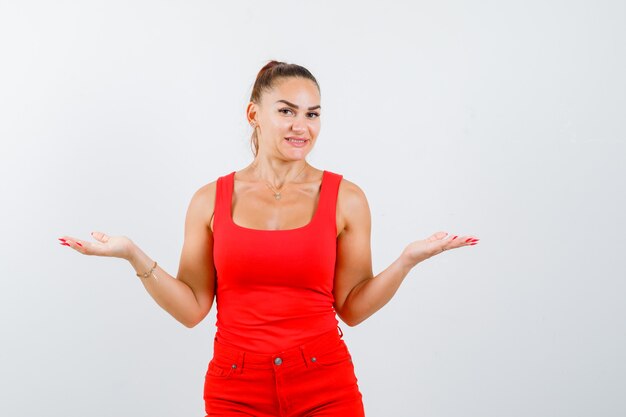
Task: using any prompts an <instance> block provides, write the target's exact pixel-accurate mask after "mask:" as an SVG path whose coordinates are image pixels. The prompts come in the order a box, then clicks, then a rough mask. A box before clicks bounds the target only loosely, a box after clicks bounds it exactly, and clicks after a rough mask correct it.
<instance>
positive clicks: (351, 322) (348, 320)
mask: <svg viewBox="0 0 626 417" xmlns="http://www.w3.org/2000/svg"><path fill="white" fill-rule="evenodd" d="M337 315H338V316H339V318H340V319H341V321H343V322H344V323H345V324H346V325H347V326H348V327H355V326H358V325H359V324H361V323H362V322H363V321H364V320H365V318H359V317H355V316H353V315H350V314H346V313H345V312H343V313H339V312H337Z"/></svg>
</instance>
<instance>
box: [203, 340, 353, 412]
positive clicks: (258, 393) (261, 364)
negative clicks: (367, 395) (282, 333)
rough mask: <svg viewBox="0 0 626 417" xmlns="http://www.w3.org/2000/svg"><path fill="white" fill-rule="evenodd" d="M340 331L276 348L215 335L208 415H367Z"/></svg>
mask: <svg viewBox="0 0 626 417" xmlns="http://www.w3.org/2000/svg"><path fill="white" fill-rule="evenodd" d="M339 331H340V332H341V329H339ZM342 337H343V332H342V333H341V335H340V334H339V333H338V332H337V329H333V330H332V331H331V332H328V333H326V334H324V335H322V336H321V337H318V338H316V339H315V340H313V341H311V342H309V343H306V344H304V345H300V346H297V347H294V348H291V349H288V350H285V351H282V352H279V353H276V354H258V353H253V352H247V351H243V350H239V349H233V348H231V347H229V346H226V345H223V344H221V343H218V342H217V340H214V350H213V358H212V359H211V361H210V362H209V365H208V368H207V371H206V377H205V382H204V403H205V411H206V416H205V417H214V416H254V417H314V416H315V417H322V416H324V417H331V416H332V417H363V416H364V415H365V413H364V410H363V401H362V395H361V392H360V391H359V387H358V384H357V378H356V376H355V374H354V366H353V363H352V357H351V355H350V353H349V351H348V347H347V346H346V344H345V342H344V340H343V339H342Z"/></svg>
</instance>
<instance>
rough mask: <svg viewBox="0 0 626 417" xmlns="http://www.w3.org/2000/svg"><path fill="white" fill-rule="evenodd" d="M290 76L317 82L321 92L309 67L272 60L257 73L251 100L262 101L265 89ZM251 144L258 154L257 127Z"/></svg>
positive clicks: (255, 153) (254, 152)
mask: <svg viewBox="0 0 626 417" xmlns="http://www.w3.org/2000/svg"><path fill="white" fill-rule="evenodd" d="M288 77H301V78H306V79H309V80H311V81H313V82H314V83H315V85H316V86H317V91H320V92H321V90H320V86H319V84H318V83H317V80H316V79H315V77H314V76H313V74H311V73H310V72H309V70H308V69H306V68H304V67H303V66H300V65H297V64H287V63H285V62H280V61H274V60H272V61H269V62H268V63H267V64H265V66H264V67H263V68H261V70H260V71H259V73H258V74H257V76H256V80H255V81H254V86H253V87H252V94H250V101H252V102H253V103H257V104H258V103H260V102H261V95H262V94H263V92H264V91H267V90H271V89H272V88H274V86H275V85H276V82H277V81H279V79H280V78H288ZM250 144H251V146H253V149H252V154H253V155H254V156H256V155H257V153H258V151H259V140H258V138H257V135H256V128H255V129H254V132H252V136H251V137H250Z"/></svg>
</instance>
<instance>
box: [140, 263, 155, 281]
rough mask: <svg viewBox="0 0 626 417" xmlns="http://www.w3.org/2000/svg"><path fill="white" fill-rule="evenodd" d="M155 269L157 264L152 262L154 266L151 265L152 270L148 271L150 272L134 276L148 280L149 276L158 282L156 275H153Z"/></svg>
mask: <svg viewBox="0 0 626 417" xmlns="http://www.w3.org/2000/svg"><path fill="white" fill-rule="evenodd" d="M156 267H157V263H156V261H154V265H152V269H150V271H148V272H144V273H143V274H136V275H137V276H138V277H140V278H148V277H149V276H150V275H152V276H153V277H154V279H155V280H157V281H158V280H159V279H158V278H157V277H156V275H154V270H155V269H156Z"/></svg>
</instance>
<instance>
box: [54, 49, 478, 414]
mask: <svg viewBox="0 0 626 417" xmlns="http://www.w3.org/2000/svg"><path fill="white" fill-rule="evenodd" d="M320 116H321V106H320V89H319V86H318V84H317V81H316V79H315V78H314V77H313V75H312V74H311V73H310V72H309V71H308V70H307V69H306V68H304V67H301V66H299V65H295V64H286V63H282V62H277V61H271V62H269V63H268V64H267V65H265V66H264V67H263V68H262V69H261V71H260V72H259V73H258V76H257V79H256V82H255V84H254V87H253V90H252V95H251V97H250V102H249V103H248V107H247V118H248V121H249V123H250V125H251V126H252V127H253V129H254V132H253V134H252V138H251V141H252V145H253V153H254V160H253V161H252V162H251V163H250V164H249V165H248V166H246V167H245V168H243V169H241V170H239V171H232V172H230V173H229V174H226V175H223V176H221V177H219V178H217V180H216V181H213V182H211V183H209V184H206V185H204V186H202V187H201V188H200V189H198V190H197V191H196V192H195V194H194V195H193V197H192V198H191V202H190V204H189V208H188V210H187V215H186V221H185V240H184V245H183V249H182V255H181V260H180V265H179V270H178V273H177V275H176V277H173V276H171V275H169V274H168V273H167V272H166V271H164V270H163V269H162V268H161V267H159V266H158V265H157V263H156V262H155V261H154V260H152V259H151V258H150V257H148V255H146V254H145V253H144V252H143V251H142V250H141V249H140V248H139V247H137V246H136V245H135V244H134V243H133V242H132V241H131V240H130V239H129V238H127V237H125V236H108V235H106V234H104V233H101V232H93V233H92V236H93V237H94V238H95V240H96V241H94V242H90V241H86V240H79V239H75V238H72V237H69V236H67V237H63V238H60V240H61V241H62V242H61V243H62V244H63V245H66V246H69V247H71V248H73V249H75V250H77V251H78V252H80V253H83V254H85V255H99V256H114V257H119V258H124V259H127V260H128V261H129V262H130V263H131V265H132V266H133V268H134V269H135V271H136V272H137V275H138V276H140V277H141V279H142V282H143V284H144V286H145V288H146V290H147V291H148V293H149V294H150V295H151V296H152V297H153V298H154V300H155V301H156V302H157V303H158V304H159V305H160V306H161V307H162V308H164V309H165V310H166V311H167V312H169V313H170V314H171V315H172V316H173V317H174V318H175V319H177V320H178V321H180V322H181V323H182V324H184V325H185V326H187V327H190V328H191V327H194V326H195V325H197V324H198V323H199V322H201V321H202V320H203V319H204V317H205V316H206V315H207V314H208V313H209V311H210V309H211V307H212V305H213V300H214V298H215V300H216V306H217V307H216V308H217V326H216V327H217V331H216V334H215V338H214V353H213V358H212V359H211V360H210V362H209V363H208V366H207V370H206V376H205V384H204V400H205V405H206V410H205V411H206V414H207V416H230V415H250V416H257V417H259V416H261V417H264V416H268V417H269V416H272V417H274V416H294V417H295V416H311V417H312V416H342V417H349V416H363V415H364V410H363V402H362V395H361V392H360V391H359V387H358V384H357V378H356V376H355V373H354V366H353V363H352V358H351V356H350V353H349V351H348V348H347V346H346V344H345V342H344V340H343V338H342V336H343V333H342V332H341V329H340V328H339V326H338V320H337V316H339V318H341V320H342V321H343V322H344V323H345V324H347V325H348V326H356V325H357V324H359V323H361V322H362V321H364V320H365V319H367V318H368V317H370V316H371V315H372V314H374V313H375V312H376V311H378V310H379V309H380V308H381V307H383V306H384V305H385V304H386V303H387V302H388V301H389V300H390V299H391V297H393V295H394V294H395V292H396V290H397V289H398V287H399V286H400V284H401V283H402V281H403V279H404V278H405V276H406V275H407V274H408V272H409V271H410V270H411V268H413V267H414V266H415V265H417V264H418V263H419V262H422V261H424V260H426V259H428V258H430V257H432V256H434V255H436V254H438V253H441V252H443V251H444V250H446V249H455V248H459V247H463V246H469V245H475V244H476V243H477V242H478V239H476V238H474V237H473V236H451V235H448V234H447V233H445V232H437V233H435V234H433V235H432V236H430V237H428V238H427V239H424V240H418V241H415V242H412V243H410V244H409V245H407V246H406V248H405V249H404V250H403V251H402V253H401V254H400V256H399V257H398V258H397V259H396V260H395V261H394V262H393V263H392V264H391V265H390V266H389V267H388V268H387V269H385V270H384V271H382V272H381V273H379V274H378V275H376V276H374V275H373V273H372V261H371V250H370V228H371V224H370V211H369V207H368V203H367V200H366V197H365V195H364V193H363V191H362V190H361V189H360V188H359V187H358V186H357V185H356V184H354V183H352V182H350V181H348V180H346V179H345V178H343V177H342V175H340V174H337V173H334V172H331V171H326V170H320V169H317V168H315V167H313V166H311V165H309V164H308V162H307V161H306V157H307V155H308V154H309V152H311V150H312V149H313V147H314V146H315V142H316V140H317V137H318V134H319V132H320V126H321V120H320Z"/></svg>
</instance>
